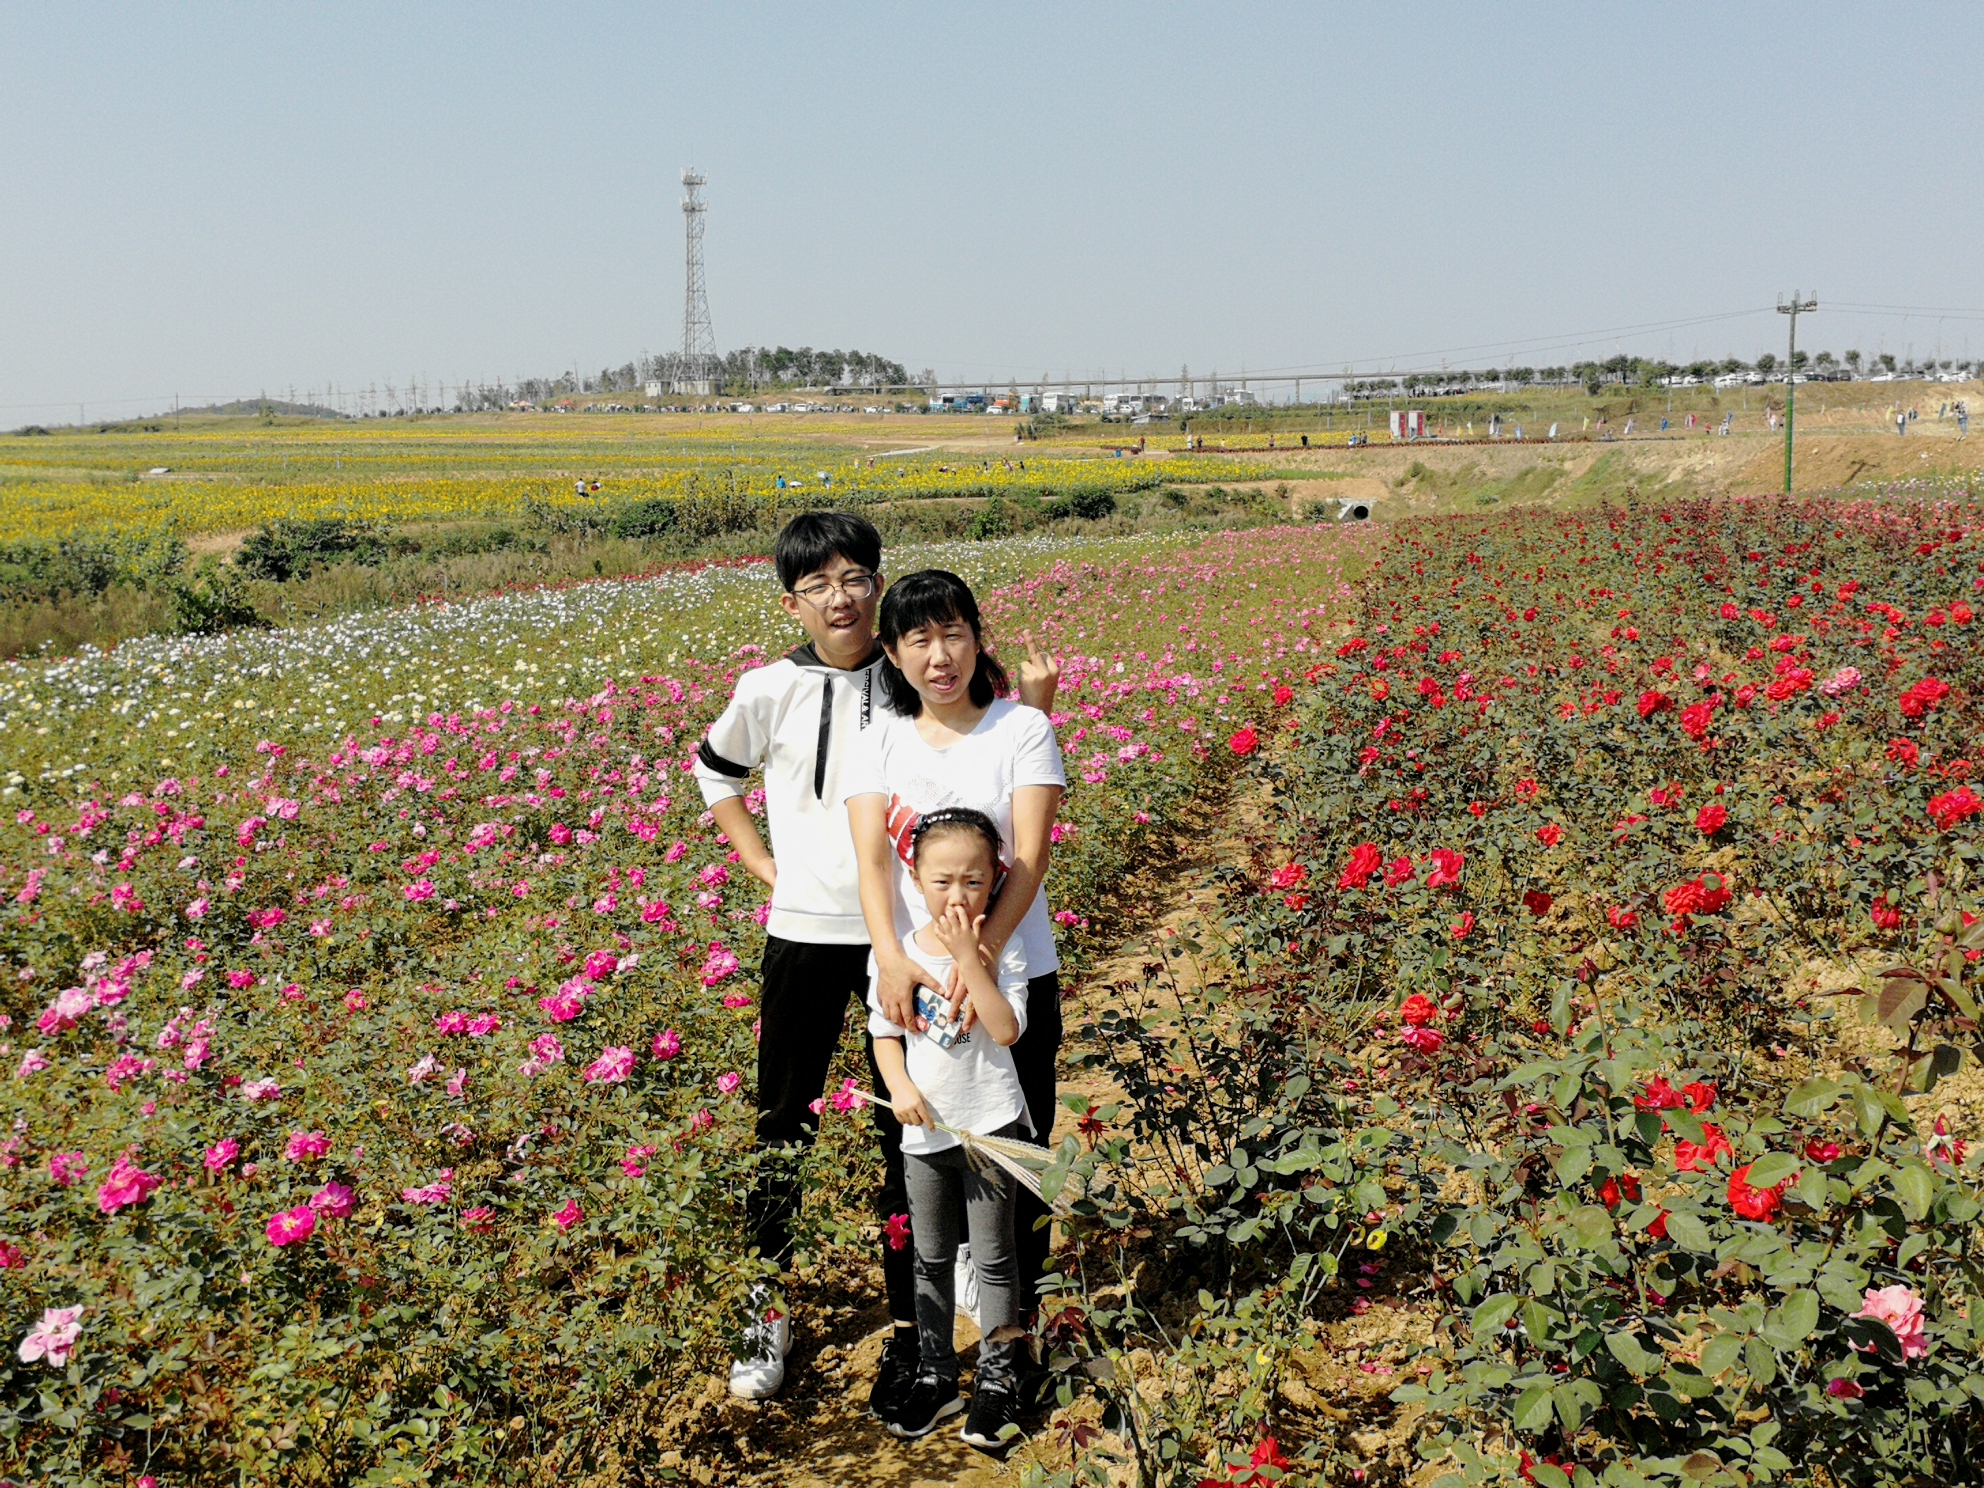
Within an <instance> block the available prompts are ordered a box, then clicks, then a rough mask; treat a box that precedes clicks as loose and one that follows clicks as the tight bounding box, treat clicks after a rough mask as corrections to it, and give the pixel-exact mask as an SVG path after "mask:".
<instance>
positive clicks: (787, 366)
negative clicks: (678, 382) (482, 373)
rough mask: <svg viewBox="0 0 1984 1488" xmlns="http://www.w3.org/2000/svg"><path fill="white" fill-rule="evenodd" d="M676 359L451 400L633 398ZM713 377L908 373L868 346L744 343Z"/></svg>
mask: <svg viewBox="0 0 1984 1488" xmlns="http://www.w3.org/2000/svg"><path fill="white" fill-rule="evenodd" d="M681 363H682V355H681V353H680V352H663V353H661V354H659V355H657V356H643V357H641V358H639V359H638V360H635V361H631V362H625V363H622V364H621V365H620V366H618V367H602V368H600V369H599V371H597V372H594V373H583V372H579V371H577V370H576V369H575V370H573V371H571V372H564V373H560V374H559V375H558V376H556V377H519V378H518V379H517V380H516V381H515V382H513V383H505V382H503V381H502V380H501V379H498V380H497V381H495V382H493V383H489V382H485V383H480V384H477V385H475V386H464V387H463V388H462V389H461V390H460V392H459V394H458V395H457V399H456V405H455V406H456V407H457V408H459V409H462V410H465V411H468V412H475V411H478V410H485V409H495V408H506V407H508V406H509V405H510V404H512V403H518V402H526V403H537V404H545V403H555V402H556V401H558V400H559V399H560V398H576V397H586V396H604V397H612V396H613V395H615V394H625V395H627V396H628V397H630V398H639V397H641V396H642V395H643V390H644V389H645V388H646V386H647V384H648V383H650V382H658V383H660V384H661V385H662V388H663V389H664V391H665V390H666V389H667V388H668V387H669V386H670V385H671V384H672V383H673V382H674V381H675V379H676V374H677V370H678V368H679V367H680V366H681ZM716 381H717V384H718V387H719V389H720V390H721V391H724V392H736V393H746V392H752V393H754V392H759V391H761V390H763V389H766V388H778V387H883V386H888V385H891V384H893V385H898V386H902V385H908V384H909V382H910V376H909V373H908V371H907V370H906V369H905V368H904V367H903V364H902V363H901V362H897V361H891V360H890V359H889V358H888V357H885V356H879V355H877V354H876V353H874V352H872V351H815V350H814V349H813V348H812V347H810V346H802V347H800V348H798V349H797V350H796V351H795V350H794V349H793V348H791V347H789V346H776V347H770V348H767V347H763V346H746V347H744V348H742V349H741V350H738V351H732V352H726V353H725V354H724V355H723V356H720V357H718V358H717V364H716Z"/></svg>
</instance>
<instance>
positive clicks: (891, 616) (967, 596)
mask: <svg viewBox="0 0 1984 1488" xmlns="http://www.w3.org/2000/svg"><path fill="white" fill-rule="evenodd" d="M960 621H961V622H963V623H964V624H966V625H969V626H970V627H971V633H972V636H973V637H974V638H975V639H976V640H977V642H978V667H977V670H975V671H974V672H973V673H972V674H971V685H970V687H969V688H968V689H967V691H968V693H969V695H970V697H971V700H972V702H973V703H974V704H975V705H977V706H978V707H980V708H984V707H988V706H990V705H991V702H992V699H994V698H995V697H1003V696H1005V694H1006V692H1007V690H1008V688H1009V686H1010V684H1009V683H1008V682H1007V681H1006V669H1005V668H1004V667H1002V666H1000V665H999V659H998V658H997V657H996V656H993V655H992V654H991V653H990V652H988V651H987V650H986V649H985V628H984V626H983V625H981V624H980V623H979V619H978V601H977V600H976V599H974V598H972V594H971V585H969V584H967V583H966V582H965V581H964V580H963V579H961V578H959V577H958V576H957V575H956V574H954V573H950V572H948V571H947V570H945V569H941V568H925V569H921V570H919V571H918V572H916V573H913V574H905V575H904V576H903V577H902V578H900V579H897V580H896V581H895V583H893V584H891V585H890V586H889V588H888V590H887V591H886V592H885V593H884V594H883V595H882V610H881V614H880V615H879V616H878V617H877V619H876V627H875V628H876V629H877V631H879V632H880V634H881V638H882V644H883V645H884V646H893V645H895V644H896V643H897V642H899V641H900V640H901V639H902V638H903V637H904V636H906V635H908V634H909V633H910V632H911V631H912V630H921V629H922V628H923V627H924V626H926V625H949V624H952V623H953V622H960ZM882 691H883V694H884V695H885V696H886V697H887V698H888V702H889V706H890V707H891V708H893V709H895V711H896V712H898V713H901V714H904V715H906V716H907V717H910V718H915V717H916V716H917V715H919V714H920V713H922V711H923V698H922V696H921V694H919V693H918V692H917V690H916V689H915V688H914V687H911V686H910V685H909V678H907V677H905V676H904V675H903V674H902V672H901V670H900V669H898V668H897V666H896V664H895V663H894V662H893V661H890V660H889V659H888V658H887V657H886V656H885V657H883V658H882Z"/></svg>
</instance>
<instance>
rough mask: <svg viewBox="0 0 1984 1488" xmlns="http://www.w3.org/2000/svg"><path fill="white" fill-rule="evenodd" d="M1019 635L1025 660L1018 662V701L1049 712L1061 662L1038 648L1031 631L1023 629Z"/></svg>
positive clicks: (1058, 682) (1059, 680)
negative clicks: (1022, 643) (1023, 646)
mask: <svg viewBox="0 0 1984 1488" xmlns="http://www.w3.org/2000/svg"><path fill="white" fill-rule="evenodd" d="M1020 636H1021V638H1022V639H1023V640H1025V642H1026V660H1025V661H1023V662H1021V663H1020V701H1021V702H1022V703H1024V704H1025V705H1026V706H1027V707H1029V708H1038V709H1039V710H1040V711H1041V712H1043V713H1051V712H1052V711H1053V710H1054V694H1055V693H1056V692H1057V691H1059V689H1060V686H1061V663H1060V662H1058V661H1056V660H1055V659H1054V658H1053V657H1051V656H1049V655H1048V654H1047V653H1046V652H1044V651H1042V650H1041V649H1040V647H1039V645H1038V644H1037V643H1036V642H1035V641H1034V639H1033V632H1032V631H1030V630H1023V631H1021V632H1020Z"/></svg>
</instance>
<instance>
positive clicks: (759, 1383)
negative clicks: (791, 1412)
mask: <svg viewBox="0 0 1984 1488" xmlns="http://www.w3.org/2000/svg"><path fill="white" fill-rule="evenodd" d="M750 1309H751V1322H750V1323H749V1324H748V1325H747V1326H746V1327H745V1329H744V1356H743V1357H742V1358H740V1359H734V1360H732V1361H731V1365H730V1393H731V1394H733V1395H735V1396H736V1397H737V1398H738V1399H739V1400H764V1399H766V1398H768V1397H769V1396H772V1395H776V1394H777V1393H778V1391H779V1386H781V1385H783V1384H784V1383H785V1356H786V1355H787V1354H789V1353H791V1352H792V1319H791V1318H789V1317H787V1316H786V1315H785V1312H784V1310H783V1309H781V1308H779V1307H778V1306H776V1304H775V1302H774V1299H773V1297H772V1294H771V1292H770V1290H769V1289H767V1288H765V1287H762V1286H758V1287H753V1288H752V1289H751V1301H750ZM767 1314H772V1315H771V1316H767Z"/></svg>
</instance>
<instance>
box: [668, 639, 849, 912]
mask: <svg viewBox="0 0 1984 1488" xmlns="http://www.w3.org/2000/svg"><path fill="white" fill-rule="evenodd" d="M881 663H882V648H881V646H880V645H879V644H878V645H877V646H876V647H875V652H874V655H872V656H871V657H870V658H869V659H868V660H867V661H866V662H865V663H864V664H863V665H861V666H859V667H857V668H855V669H854V670H853V671H842V670H840V669H839V668H837V667H830V666H828V665H827V664H826V663H825V662H823V661H821V660H820V658H819V657H818V656H817V655H816V654H815V653H814V650H813V648H812V646H811V645H805V646H801V647H800V648H799V649H798V650H796V651H793V652H791V653H789V654H788V655H786V656H784V657H783V658H781V659H780V660H778V661H775V662H773V663H772V664H771V665H770V666H764V667H759V668H757V669H756V670H755V671H749V672H746V673H744V674H743V675H742V676H741V677H739V678H738V679H737V690H736V692H734V693H733V694H732V695H731V699H730V706H729V707H727V708H725V709H724V710H723V716H722V717H720V718H718V719H717V721H716V722H715V723H713V724H711V725H710V732H709V737H708V738H706V739H705V740H704V741H703V744H702V747H701V749H699V750H698V751H697V754H696V783H697V784H698V785H699V786H700V787H701V788H702V792H703V801H704V803H705V804H707V805H710V806H714V805H716V803H717V802H719V801H721V800H723V799H724V798H725V797H727V796H742V795H744V794H746V792H747V791H748V790H749V788H750V787H749V778H750V775H751V773H752V772H753V771H758V772H760V773H762V774H763V776H764V781H765V820H766V822H767V823H768V824H769V827H770V834H771V848H772V857H773V858H774V859H775V860H776V861H777V863H778V882H777V883H776V884H775V885H774V886H773V888H772V907H771V916H770V918H769V919H767V920H766V922H765V929H766V931H767V932H768V933H769V934H772V935H776V936H778V937H779V939H781V940H796V941H803V942H806V943H809V944H813V945H866V944H867V943H868V925H867V922H866V921H865V920H863V919H862V917H861V875H860V870H859V868H858V867H857V866H856V864H855V860H854V838H853V836H852V835H851V834H850V833H849V831H848V826H847V808H846V806H845V805H843V804H842V803H843V801H844V799H845V797H846V790H845V786H844V780H843V774H842V772H843V770H845V769H846V767H847V764H848V761H849V760H850V758H851V757H852V755H853V752H854V741H855V739H856V738H857V737H858V736H859V735H860V734H861V733H862V731H863V730H865V729H866V728H868V727H869V725H870V724H871V723H873V722H875V721H876V720H877V719H879V718H882V717H884V716H887V710H888V704H887V702H886V701H885V700H884V698H883V694H882V683H881V677H880V676H879V675H878V673H879V671H880V668H881Z"/></svg>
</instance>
